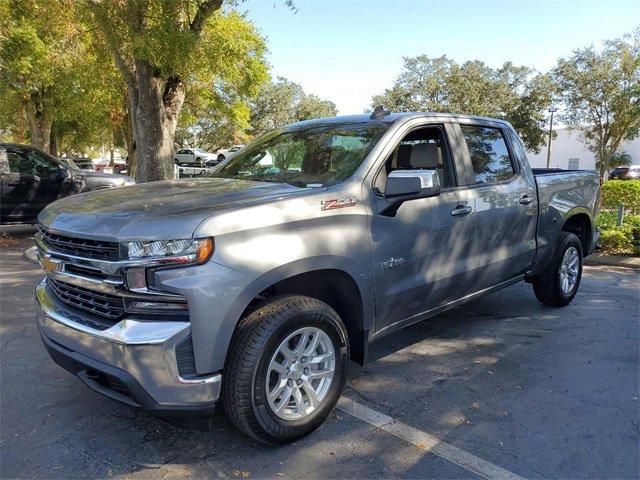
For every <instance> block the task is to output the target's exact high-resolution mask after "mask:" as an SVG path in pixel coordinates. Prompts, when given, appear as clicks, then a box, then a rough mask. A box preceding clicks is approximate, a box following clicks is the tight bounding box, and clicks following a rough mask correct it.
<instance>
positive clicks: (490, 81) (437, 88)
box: [372, 55, 553, 151]
mask: <svg viewBox="0 0 640 480" xmlns="http://www.w3.org/2000/svg"><path fill="white" fill-rule="evenodd" d="M552 94H553V83H552V81H551V78H550V77H549V76H548V75H543V74H538V73H536V72H535V71H534V70H532V69H530V68H528V67H523V66H516V65H513V64H512V63H511V62H507V63H505V64H504V65H503V66H502V67H500V68H498V69H493V68H491V67H489V66H488V65H486V64H485V63H483V62H481V61H478V60H474V61H469V62H465V63H463V64H461V65H460V64H458V63H456V62H455V61H453V60H451V59H450V58H447V57H446V56H441V57H437V58H431V57H428V56H427V55H420V56H418V57H412V58H409V57H406V58H405V59H404V67H403V69H402V72H400V75H399V77H398V79H397V80H396V82H395V84H394V85H393V86H392V87H391V88H389V89H387V90H385V91H384V92H383V93H382V94H379V95H375V96H374V97H373V99H372V106H376V105H384V106H385V107H387V108H389V109H391V110H394V111H401V112H403V111H404V112H407V111H431V112H452V113H460V114H467V115H482V116H488V117H497V118H504V119H506V120H508V121H510V122H511V123H512V124H513V126H514V127H515V128H516V129H517V130H518V132H519V134H520V135H521V137H522V139H523V141H524V142H525V145H526V146H527V148H528V149H530V150H534V151H539V149H540V147H541V146H542V145H543V144H544V142H545V131H546V123H547V122H546V113H545V112H546V111H547V107H548V106H549V105H550V103H551V98H552Z"/></svg>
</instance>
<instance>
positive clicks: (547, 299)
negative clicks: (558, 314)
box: [531, 232, 583, 307]
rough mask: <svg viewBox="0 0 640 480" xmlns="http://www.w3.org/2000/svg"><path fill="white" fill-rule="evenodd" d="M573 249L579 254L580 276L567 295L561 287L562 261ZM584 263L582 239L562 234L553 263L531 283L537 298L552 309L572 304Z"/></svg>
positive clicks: (568, 233) (565, 233)
mask: <svg viewBox="0 0 640 480" xmlns="http://www.w3.org/2000/svg"><path fill="white" fill-rule="evenodd" d="M571 247H573V248H575V249H576V250H577V252H578V275H577V278H576V282H575V284H574V286H573V288H572V289H571V290H570V291H569V292H568V293H566V292H564V291H563V290H562V287H561V280H560V270H561V268H562V259H563V258H564V255H565V253H566V251H567V250H569V249H570V248H571ZM582 263H583V254H582V243H581V242H580V239H579V238H578V237H577V236H576V235H575V234H573V233H570V232H560V238H559V239H558V244H557V245H556V248H555V251H554V253H553V259H552V260H551V263H549V265H548V266H547V269H546V270H545V271H544V272H543V273H541V274H540V275H538V276H537V277H534V278H533V279H532V281H531V283H532V284H533V292H534V293H535V295H536V298H537V299H538V300H539V301H540V302H541V303H544V304H545V305H549V306H551V307H564V306H565V305H568V304H569V303H571V301H572V300H573V298H574V297H575V296H576V293H577V292H578V288H579V287H580V280H581V279H582Z"/></svg>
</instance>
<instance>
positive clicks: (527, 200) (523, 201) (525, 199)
mask: <svg viewBox="0 0 640 480" xmlns="http://www.w3.org/2000/svg"><path fill="white" fill-rule="evenodd" d="M533 200H534V198H533V197H530V196H529V195H523V196H522V197H521V198H520V200H518V201H519V202H520V204H521V205H529V204H530V203H533Z"/></svg>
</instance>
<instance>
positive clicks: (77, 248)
mask: <svg viewBox="0 0 640 480" xmlns="http://www.w3.org/2000/svg"><path fill="white" fill-rule="evenodd" d="M39 230H40V234H41V235H42V240H43V241H44V243H45V244H46V245H47V246H49V247H51V248H52V249H54V250H56V251H58V252H61V253H66V254H68V255H75V256H79V257H89V258H98V259H103V260H117V259H119V258H120V245H119V244H118V243H117V242H104V241H101V240H89V239H85V238H77V237H68V236H65V235H58V234H56V233H52V232H50V231H48V230H45V229H44V228H42V227H40V228H39Z"/></svg>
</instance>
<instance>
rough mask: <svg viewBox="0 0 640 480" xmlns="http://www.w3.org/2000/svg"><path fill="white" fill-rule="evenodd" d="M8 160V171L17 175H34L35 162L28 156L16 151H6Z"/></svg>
mask: <svg viewBox="0 0 640 480" xmlns="http://www.w3.org/2000/svg"><path fill="white" fill-rule="evenodd" d="M7 159H8V160H9V171H10V172H11V173H13V174H19V175H34V174H35V173H36V164H35V163H34V162H33V160H31V159H30V158H29V157H27V156H26V155H24V154H22V153H18V152H11V151H8V152H7Z"/></svg>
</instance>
